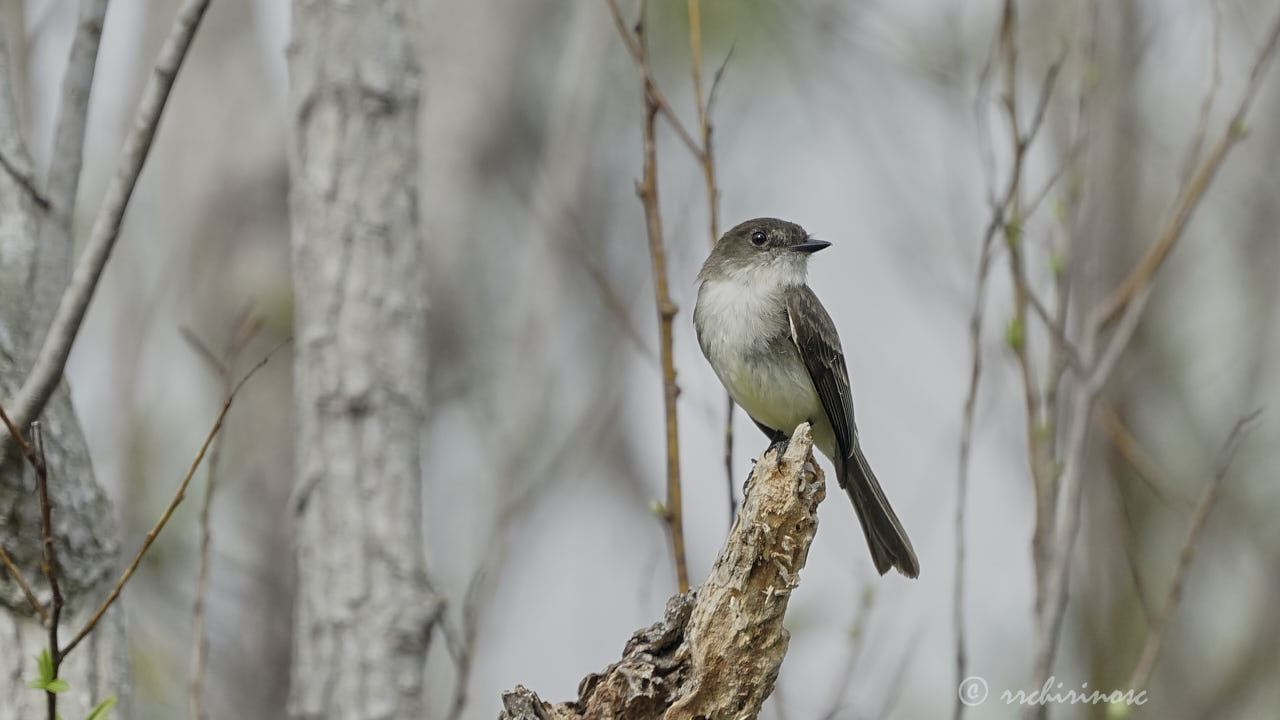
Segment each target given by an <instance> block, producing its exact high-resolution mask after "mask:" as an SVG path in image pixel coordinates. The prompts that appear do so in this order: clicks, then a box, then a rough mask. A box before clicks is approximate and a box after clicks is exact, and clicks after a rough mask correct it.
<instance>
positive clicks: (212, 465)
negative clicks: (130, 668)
mask: <svg viewBox="0 0 1280 720" xmlns="http://www.w3.org/2000/svg"><path fill="white" fill-rule="evenodd" d="M261 325H262V323H261V320H260V319H259V318H256V317H254V318H252V319H250V318H249V316H248V314H247V313H241V314H240V316H239V317H238V318H237V320H236V324H235V327H236V330H235V332H233V333H232V336H231V338H230V339H229V340H228V341H227V346H226V348H225V349H224V350H223V353H222V358H221V359H220V358H218V357H217V356H216V355H215V354H214V353H213V351H212V350H210V349H209V346H208V345H207V344H205V343H204V342H203V341H201V340H200V338H199V337H197V336H196V334H195V333H194V332H192V331H191V330H190V329H188V328H186V327H183V328H181V329H180V332H181V334H182V338H183V339H184V340H186V341H187V343H188V344H189V345H191V347H193V348H194V349H195V350H196V352H197V353H198V354H199V355H200V356H201V357H202V358H204V360H205V362H207V363H209V365H210V367H212V368H213V370H214V372H215V373H217V376H218V379H219V381H220V382H221V383H222V394H223V395H224V396H227V395H229V394H230V393H231V383H232V380H233V378H232V375H231V372H232V370H233V369H234V368H235V365H236V361H237V360H238V359H239V355H240V351H242V350H243V349H244V348H245V346H246V345H247V344H248V342H249V340H252V339H253V337H254V335H255V334H256V333H257V331H258V329H259V328H260V327H261ZM222 445H223V439H222V438H219V439H218V440H217V441H215V442H214V444H213V447H212V448H211V449H210V450H209V471H208V474H207V478H208V479H207V480H206V481H205V486H204V498H203V501H202V502H201V503H200V521H199V525H200V531H199V532H200V545H199V551H198V560H197V563H196V565H197V570H196V590H195V600H194V601H193V604H192V608H191V648H192V650H191V670H190V674H189V677H188V682H187V687H188V693H189V696H190V707H191V717H192V719H193V720H203V719H204V718H205V717H207V716H208V713H207V711H206V709H205V707H204V674H205V667H206V666H207V665H208V662H209V638H208V637H207V635H206V633H205V602H206V596H207V595H208V593H209V548H210V546H211V545H212V540H213V526H212V524H211V523H210V514H211V512H212V508H213V493H214V490H215V488H216V487H217V482H218V460H219V458H221V456H222Z"/></svg>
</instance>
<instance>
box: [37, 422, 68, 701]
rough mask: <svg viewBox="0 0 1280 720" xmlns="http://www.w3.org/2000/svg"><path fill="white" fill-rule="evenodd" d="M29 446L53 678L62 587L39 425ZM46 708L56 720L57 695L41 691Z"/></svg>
mask: <svg viewBox="0 0 1280 720" xmlns="http://www.w3.org/2000/svg"><path fill="white" fill-rule="evenodd" d="M31 444H32V445H33V446H34V448H35V453H36V457H38V458H39V459H40V464H39V465H38V467H37V471H36V485H37V488H38V490H39V493H40V536H41V539H42V541H43V542H42V545H43V547H44V555H43V557H42V558H41V560H40V570H41V571H42V572H43V573H44V577H45V580H46V581H48V583H49V592H50V593H51V594H52V595H53V600H52V601H51V603H50V609H49V655H50V657H51V658H52V660H53V677H54V678H57V677H58V670H59V669H60V668H61V667H62V657H63V653H62V651H60V650H59V649H58V623H59V622H60V621H61V620H62V606H63V599H62V588H61V587H60V586H59V585H58V556H57V552H56V551H55V550H54V547H53V508H52V506H51V505H50V504H49V465H48V463H47V462H45V456H44V432H43V430H42V429H41V427H40V423H38V422H36V423H31ZM45 700H46V707H47V708H48V711H49V712H48V716H49V720H57V718H58V694H57V693H55V692H54V691H53V690H48V689H46V690H45Z"/></svg>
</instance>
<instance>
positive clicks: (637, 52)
mask: <svg viewBox="0 0 1280 720" xmlns="http://www.w3.org/2000/svg"><path fill="white" fill-rule="evenodd" d="M605 3H607V4H608V5H609V12H610V14H612V15H613V24H614V25H615V26H617V28H618V34H619V35H620V36H622V43H623V44H624V45H626V46H627V52H629V53H631V59H632V60H633V61H635V66H636V69H637V70H639V71H640V78H641V80H643V81H644V84H645V87H646V88H648V89H649V90H651V92H650V93H648V94H651V95H652V97H651V98H648V99H647V100H646V102H652V103H653V105H654V107H655V108H657V111H658V112H660V113H662V115H663V117H665V118H666V120H667V123H668V124H670V125H671V129H672V130H675V133H676V137H678V138H680V142H682V143H684V146H685V147H686V148H688V150H689V152H690V153H692V154H693V156H694V157H695V158H699V159H701V156H702V149H701V148H699V147H698V143H697V141H695V140H694V139H693V135H691V134H690V133H689V131H688V130H686V129H685V127H684V124H683V123H681V122H680V118H679V116H677V115H676V112H675V111H674V110H672V109H671V105H670V104H668V103H667V98H666V96H665V95H663V94H662V90H661V88H659V87H658V85H657V83H655V82H654V81H653V75H652V73H651V72H650V70H649V50H648V48H646V47H645V46H644V11H645V0H640V18H639V19H638V20H636V24H635V26H634V30H633V31H632V30H627V21H626V20H624V19H623V18H622V11H621V10H620V9H618V0H605Z"/></svg>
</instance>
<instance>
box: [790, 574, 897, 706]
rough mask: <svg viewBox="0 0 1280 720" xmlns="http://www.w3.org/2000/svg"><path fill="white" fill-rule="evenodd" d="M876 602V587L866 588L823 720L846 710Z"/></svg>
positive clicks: (863, 591) (854, 616)
mask: <svg viewBox="0 0 1280 720" xmlns="http://www.w3.org/2000/svg"><path fill="white" fill-rule="evenodd" d="M875 600H876V591H875V586H874V585H867V586H865V587H864V588H863V590H862V597H861V599H860V600H859V602H858V609H857V610H856V611H855V612H854V615H853V623H852V624H851V625H849V632H848V635H849V647H848V649H847V650H846V651H845V657H844V666H843V667H841V668H840V672H839V673H838V674H837V675H836V679H837V682H838V684H837V685H836V687H835V689H834V690H833V691H832V693H831V701H830V702H829V703H828V704H827V711H826V712H825V713H823V714H822V715H821V717H822V720H835V718H836V717H837V716H838V715H839V714H840V711H841V710H842V709H843V708H844V697H845V695H846V694H847V693H848V692H849V684H850V683H851V682H852V681H853V677H854V675H855V671H856V670H857V669H858V660H859V658H861V657H862V651H863V649H864V648H865V647H866V644H865V643H864V640H865V636H866V631H867V621H868V620H869V619H870V617H871V609H872V608H873V607H874V606H875ZM779 705H781V703H779Z"/></svg>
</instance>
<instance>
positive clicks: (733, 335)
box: [694, 277, 825, 434]
mask: <svg viewBox="0 0 1280 720" xmlns="http://www.w3.org/2000/svg"><path fill="white" fill-rule="evenodd" d="M781 292H782V288H781V287H779V286H777V285H774V286H772V287H770V286H769V285H767V284H763V283H758V282H751V281H750V280H749V279H748V278H742V277H729V278H725V279H717V280H708V281H705V282H703V284H702V286H701V287H700V288H699V289H698V304H697V307H696V308H694V316H695V320H696V322H697V324H698V326H699V327H700V331H699V333H698V342H699V344H700V345H701V346H702V352H703V354H705V355H706V356H707V360H708V361H710V363H711V367H712V369H713V370H715V372H716V376H717V377H719V378H720V382H721V384H723V385H724V387H725V389H726V390H728V391H729V395H730V397H732V398H733V401H734V402H735V403H737V404H738V405H739V406H741V407H742V409H743V410H746V411H747V414H749V415H751V417H752V418H754V419H755V420H756V421H758V422H760V423H763V424H764V425H767V426H769V427H771V428H776V429H779V430H782V431H783V432H786V433H788V434H790V433H791V431H792V430H793V429H795V427H796V425H799V424H800V423H802V422H805V421H807V420H811V419H812V420H815V421H818V420H825V415H824V414H823V412H822V404H821V402H820V401H819V399H818V394H817V391H816V390H815V389H814V387H813V382H812V381H811V380H810V379H809V373H808V371H807V370H806V369H805V367H804V364H803V362H802V361H801V359H800V355H799V352H798V351H797V350H796V349H795V346H794V345H793V344H792V343H791V340H790V326H789V324H788V322H787V319H786V314H785V312H782V313H780V312H779V311H778V310H779V306H780V304H781V303H782V297H781Z"/></svg>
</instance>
